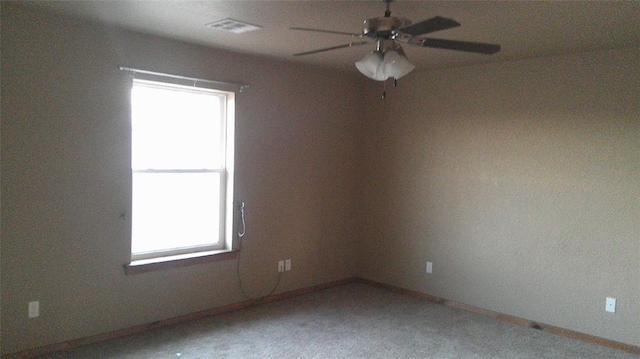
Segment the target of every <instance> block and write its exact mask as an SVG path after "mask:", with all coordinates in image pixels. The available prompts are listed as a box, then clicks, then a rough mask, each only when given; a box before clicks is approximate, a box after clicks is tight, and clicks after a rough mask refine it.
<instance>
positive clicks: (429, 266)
mask: <svg viewBox="0 0 640 359" xmlns="http://www.w3.org/2000/svg"><path fill="white" fill-rule="evenodd" d="M427 273H428V274H431V273H433V263H431V262H427Z"/></svg>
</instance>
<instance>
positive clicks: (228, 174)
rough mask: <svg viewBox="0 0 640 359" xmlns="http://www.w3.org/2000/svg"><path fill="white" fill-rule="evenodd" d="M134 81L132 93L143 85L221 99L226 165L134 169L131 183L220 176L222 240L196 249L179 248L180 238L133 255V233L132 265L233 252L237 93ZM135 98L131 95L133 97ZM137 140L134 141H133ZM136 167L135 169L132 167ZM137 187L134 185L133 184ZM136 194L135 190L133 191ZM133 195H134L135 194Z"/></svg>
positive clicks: (168, 81) (166, 82) (166, 81)
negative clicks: (151, 177)
mask: <svg viewBox="0 0 640 359" xmlns="http://www.w3.org/2000/svg"><path fill="white" fill-rule="evenodd" d="M136 77H137V78H136V79H134V80H133V81H132V84H131V86H132V87H131V89H133V85H134V83H140V84H142V85H151V86H157V87H160V88H171V89H178V90H184V91H192V92H193V91H195V92H207V93H213V94H215V95H216V96H220V97H221V99H222V101H221V102H222V104H223V107H224V109H223V111H222V114H223V119H222V120H223V125H222V131H221V138H220V139H219V140H220V141H221V142H222V147H223V148H224V161H223V162H224V163H223V165H222V167H221V168H215V169H205V170H202V169H193V170H184V169H176V170H167V169H133V168H131V179H132V181H133V175H134V173H196V172H209V173H219V174H220V222H219V223H220V228H219V231H220V232H219V237H218V241H217V242H216V243H212V244H206V245H196V246H186V247H185V246H179V240H180V239H179V238H176V244H177V245H176V247H173V248H171V249H167V250H159V251H150V252H141V253H133V240H134V238H133V233H132V232H131V243H132V248H131V261H132V263H133V262H135V261H138V262H140V261H145V262H146V261H149V260H151V261H153V260H156V259H157V260H161V261H165V260H167V259H171V258H174V257H175V258H177V259H180V258H183V257H185V256H186V257H194V256H205V255H210V254H215V253H219V252H226V251H230V250H231V249H232V246H233V243H232V241H233V235H232V230H233V178H234V166H233V163H234V144H235V142H234V139H235V133H234V132H235V131H234V130H235V92H232V91H225V90H223V89H221V88H217V87H208V86H207V87H205V86H198V87H194V84H193V83H188V82H186V83H185V81H180V80H177V79H174V78H171V79H167V78H160V79H159V78H158V77H156V76H152V75H147V76H140V75H139V74H137V76H136ZM130 98H131V94H130ZM132 140H133V139H132ZM132 167H133V166H132ZM132 183H133V182H132ZM132 191H133V189H132ZM132 195H133V193H132ZM135 215H136V214H135V213H134V212H133V211H132V219H133V220H134V221H135Z"/></svg>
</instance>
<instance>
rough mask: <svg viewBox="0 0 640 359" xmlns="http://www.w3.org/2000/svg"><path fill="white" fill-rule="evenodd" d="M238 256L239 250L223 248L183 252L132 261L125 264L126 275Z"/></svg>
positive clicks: (224, 259) (230, 258)
mask: <svg viewBox="0 0 640 359" xmlns="http://www.w3.org/2000/svg"><path fill="white" fill-rule="evenodd" d="M237 257H238V251H237V250H221V251H208V252H200V253H190V254H182V255H178V256H169V257H161V258H152V259H143V260H137V261H132V262H131V263H129V264H125V265H124V273H125V274H126V275H133V274H140V273H146V272H153V271H158V270H163V269H169V268H178V267H185V266H191V265H196V264H201V263H209V262H217V261H226V260H232V259H236V258H237Z"/></svg>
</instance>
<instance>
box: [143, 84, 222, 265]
mask: <svg viewBox="0 0 640 359" xmlns="http://www.w3.org/2000/svg"><path fill="white" fill-rule="evenodd" d="M233 101H234V93H233V92H224V91H219V90H213V89H207V88H196V87H192V86H182V85H176V84H170V83H164V82H156V81H147V80H139V79H134V80H133V87H132V90H131V145H132V146H131V169H132V208H131V220H132V223H131V259H132V261H134V260H143V259H150V258H158V257H167V256H174V255H183V254H190V253H200V252H209V251H212V250H222V249H230V248H231V227H232V218H231V217H232V184H233V170H232V169H233V127H234V121H233V117H234V103H233Z"/></svg>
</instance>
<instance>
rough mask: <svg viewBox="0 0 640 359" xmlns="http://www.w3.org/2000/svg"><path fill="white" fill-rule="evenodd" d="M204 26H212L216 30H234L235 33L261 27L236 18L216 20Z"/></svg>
mask: <svg viewBox="0 0 640 359" xmlns="http://www.w3.org/2000/svg"><path fill="white" fill-rule="evenodd" d="M204 26H206V27H210V28H212V29H216V30H221V31H226V32H232V33H234V34H242V33H245V32H249V31H254V30H260V29H261V27H260V26H257V25H251V24H247V23H246V22H242V21H238V20H234V19H222V20H218V21H216V22H211V23H208V24H205V25H204Z"/></svg>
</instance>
